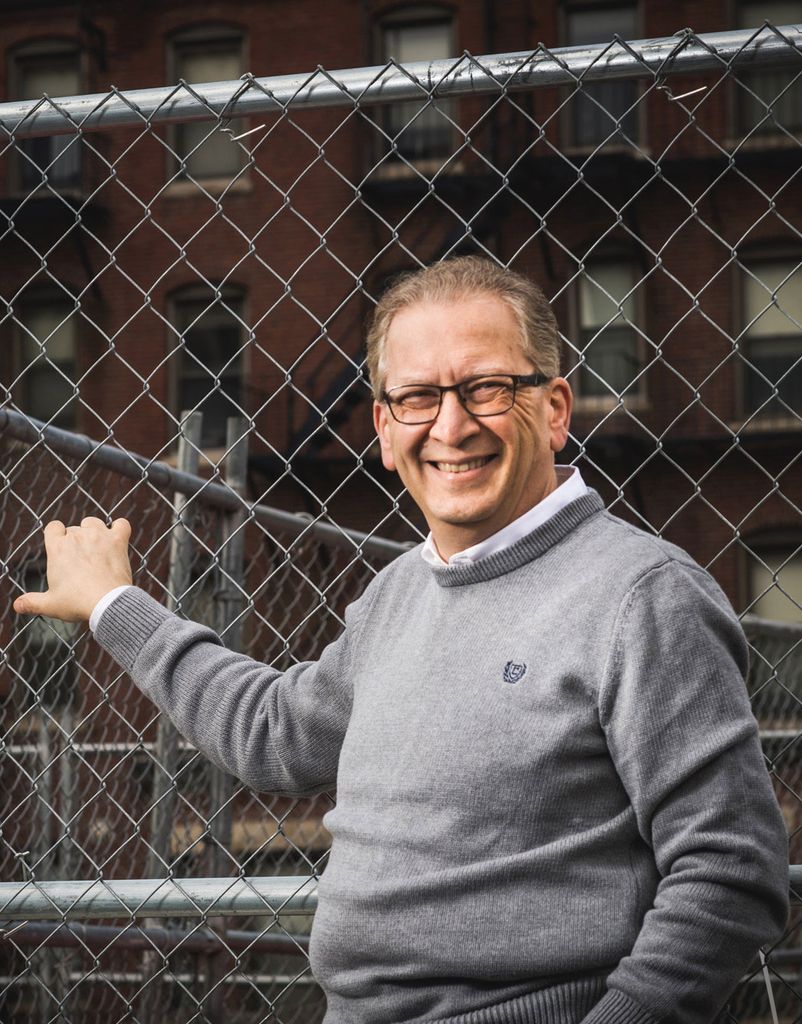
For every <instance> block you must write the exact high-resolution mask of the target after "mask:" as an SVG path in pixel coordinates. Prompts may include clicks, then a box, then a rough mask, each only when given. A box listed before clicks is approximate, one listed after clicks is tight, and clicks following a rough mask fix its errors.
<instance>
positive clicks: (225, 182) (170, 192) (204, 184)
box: [162, 175, 253, 199]
mask: <svg viewBox="0 0 802 1024" xmlns="http://www.w3.org/2000/svg"><path fill="white" fill-rule="evenodd" d="M201 189H205V190H206V192H208V193H209V195H212V196H221V195H222V194H223V193H224V192H225V193H226V195H231V193H232V192H233V193H235V194H237V195H249V194H250V193H251V192H253V182H252V181H251V179H250V178H249V177H248V176H247V175H241V176H240V177H239V178H237V179H236V180H234V181H232V180H231V178H194V179H192V180H189V179H184V178H182V179H181V180H179V181H171V182H170V184H169V185H167V186H166V187H165V189H164V191H163V192H162V195H163V196H164V197H165V198H166V199H186V198H187V197H188V196H197V195H199V194H202V193H201V191H200V190H201Z"/></svg>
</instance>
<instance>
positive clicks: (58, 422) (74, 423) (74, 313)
mask: <svg viewBox="0 0 802 1024" xmlns="http://www.w3.org/2000/svg"><path fill="white" fill-rule="evenodd" d="M56 304H58V305H63V306H65V307H70V306H72V309H71V310H70V311H69V312H68V313H67V315H66V316H65V317H64V318H63V319H62V321H61V323H64V322H66V321H67V320H72V321H73V324H74V325H75V324H77V322H78V321H77V318H78V317H80V311H79V310H78V309H76V308H75V302H74V300H71V299H70V298H69V297H68V296H66V295H63V294H62V293H60V292H56V291H53V290H51V289H46V290H44V291H33V292H31V293H29V294H23V296H22V297H21V298H20V299H19V301H18V302H17V303H16V306H15V309H14V318H15V319H14V322H13V359H12V367H13V373H14V387H13V392H14V402H15V404H16V405H17V407H18V408H19V409H20V410H22V411H23V413H25V415H29V416H31V417H33V418H38V417H37V416H36V414H35V412H34V411H33V410H31V409H30V408H29V403H28V386H29V382H27V381H26V380H25V379H24V378H23V379H20V377H21V375H22V373H23V371H24V370H25V368H26V367H27V366H29V365H32V364H30V363H29V362H26V361H25V358H24V355H23V349H24V346H25V343H26V341H28V340H30V339H29V336H28V334H26V332H25V331H24V330H23V327H22V325H23V324H25V326H26V327H28V331H30V333H31V334H33V331H31V329H30V326H29V325H28V324H27V323H26V319H27V318H26V311H27V310H28V309H29V308H36V309H41V308H42V307H43V306H45V305H56ZM52 333H53V332H51V334H52ZM51 362H52V363H53V364H54V365H55V366H56V367H58V368H59V369H61V370H63V371H64V372H65V373H67V372H68V371H67V370H65V364H61V363H57V362H55V360H51ZM70 365H71V368H72V372H73V374H74V378H75V379H74V384H75V385H76V386H77V384H78V379H79V377H80V363H79V344H78V337H77V331H74V335H73V338H72V361H71V364H70ZM68 375H69V374H68ZM70 405H72V415H71V416H66V417H65V416H64V415H63V413H61V414H58V415H57V417H56V418H55V419H50V420H45V421H44V422H47V423H49V424H51V425H52V426H54V427H58V428H59V429H61V430H71V431H75V430H77V429H78V425H79V420H80V409H81V404H80V399H79V398H78V396H75V397H74V398H72V399H71V401H70ZM68 408H69V406H68Z"/></svg>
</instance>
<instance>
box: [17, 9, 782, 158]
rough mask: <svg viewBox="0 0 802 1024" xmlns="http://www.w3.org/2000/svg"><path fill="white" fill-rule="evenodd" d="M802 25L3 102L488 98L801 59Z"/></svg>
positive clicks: (175, 114)
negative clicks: (583, 83) (543, 88)
mask: <svg viewBox="0 0 802 1024" xmlns="http://www.w3.org/2000/svg"><path fill="white" fill-rule="evenodd" d="M800 57H802V25H783V26H781V27H778V28H772V27H771V26H768V25H766V26H764V27H762V28H754V29H740V30H738V31H735V32H710V33H705V34H702V35H695V34H694V33H693V32H692V31H691V30H690V29H683V30H682V31H681V32H679V33H677V34H676V35H674V36H667V37H664V38H660V39H636V40H633V41H631V42H624V41H619V40H615V41H614V42H612V43H599V44H595V45H593V46H570V47H558V48H555V49H553V50H550V49H547V48H546V47H544V46H542V44H541V46H539V47H538V49H536V50H535V51H531V50H526V51H521V52H518V53H504V54H492V55H488V56H481V57H472V56H471V55H470V54H468V53H465V54H463V55H462V56H460V57H456V58H453V59H448V60H436V61H431V62H430V61H416V62H413V63H410V64H405V65H403V66H401V65H397V64H395V63H391V64H389V65H382V66H377V67H369V68H352V69H349V70H343V71H325V70H323V69H322V68H318V69H317V70H315V71H312V72H309V73H302V74H293V75H276V76H272V77H269V78H254V77H253V76H252V75H245V76H243V78H242V79H240V80H238V81H231V82H207V83H204V84H202V85H191V86H190V85H187V84H185V83H183V82H181V83H180V84H179V85H177V86H169V87H164V88H158V89H130V90H125V91H121V90H119V89H117V88H115V87H112V89H111V90H110V91H109V92H106V93H95V94H92V95H87V96H68V97H62V98H52V97H46V98H45V99H40V100H35V101H25V102H20V101H15V102H11V103H2V104H0V129H2V130H3V131H5V132H7V133H8V134H9V135H13V136H14V137H15V138H25V137H28V136H33V135H59V134H72V133H74V131H75V129H76V127H77V128H80V129H81V130H82V131H99V130H101V129H104V128H112V127H120V126H125V125H135V126H136V125H138V126H141V125H143V124H148V125H151V124H171V123H177V122H182V123H186V122H187V121H213V120H216V119H217V118H218V117H226V118H227V117H248V116H250V115H253V114H271V113H272V114H277V113H281V112H282V111H284V110H285V109H286V108H287V107H288V106H289V105H292V107H293V108H298V107H310V108H311V107H337V106H346V107H347V106H353V105H354V104H355V103H356V102H357V101H359V103H360V104H366V103H395V102H397V101H399V100H410V99H413V100H414V99H420V98H422V97H424V96H426V95H429V94H433V95H436V96H437V97H446V96H463V95H481V94H487V93H491V94H493V93H498V92H499V91H505V92H509V91H513V90H520V89H531V88H533V87H537V86H547V85H573V84H576V82H577V80H578V79H580V78H582V79H583V80H584V81H596V80H601V79H603V80H604V81H608V82H609V81H611V80H613V79H618V78H643V77H646V78H649V77H660V78H662V77H663V76H667V75H677V74H689V73H697V72H701V71H711V70H713V71H714V70H716V69H724V68H725V67H728V66H730V65H732V64H735V65H736V66H737V67H738V68H739V69H746V68H748V67H749V66H750V65H760V67H766V66H769V65H772V66H782V65H787V64H792V65H795V66H797V65H799V60H800Z"/></svg>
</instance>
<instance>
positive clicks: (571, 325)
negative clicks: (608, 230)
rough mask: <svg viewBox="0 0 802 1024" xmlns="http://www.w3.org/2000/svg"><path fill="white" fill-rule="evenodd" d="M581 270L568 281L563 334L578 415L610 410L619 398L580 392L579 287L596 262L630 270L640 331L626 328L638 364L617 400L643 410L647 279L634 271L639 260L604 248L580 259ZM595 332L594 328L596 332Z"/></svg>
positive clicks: (638, 267)
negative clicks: (632, 382)
mask: <svg viewBox="0 0 802 1024" xmlns="http://www.w3.org/2000/svg"><path fill="white" fill-rule="evenodd" d="M582 263H583V266H584V268H585V270H584V271H580V270H579V269H578V268H577V271H576V276H575V278H574V280H573V281H572V282H571V289H570V300H569V303H568V329H569V332H570V333H569V335H568V337H567V341H568V345H567V346H566V347H567V351H568V364H569V365H568V373H569V382H570V384H571V388H572V390H573V392H574V405H575V409H576V411H577V413H578V414H580V415H581V414H582V413H593V412H609V411H610V410H611V409H614V408H616V406H618V405H619V398H617V397H616V396H615V395H613V394H603V395H586V394H583V393H582V387H581V384H580V381H581V363H580V356H581V349H582V348H583V347H584V346H583V345H582V331H583V327H582V305H581V304H582V287H583V281H584V280H586V277H585V274H586V272H587V271H590V276H591V277H592V276H593V275H592V270H591V268H592V267H594V266H596V265H599V264H601V265H607V266H610V265H616V264H618V265H621V264H623V265H625V266H627V267H631V268H632V269H633V279H634V282H633V288H634V294H633V296H632V298H633V301H634V303H635V321H636V324H640V325H641V329H640V331H639V330H638V329H637V326H635V325H633V326H632V327H631V328H630V329H631V331H632V335H633V338H634V341H635V357H636V358H637V360H638V363H639V365H640V367H641V370H640V371H639V376H638V380H637V384H636V385H630V387H629V388H628V390H627V391H626V393H625V394H624V395H622V396H621V398H620V401H621V402H623V403H624V404H625V405H626V406H627V408H629V409H644V408H646V407H647V406H648V405H649V393H648V388H647V386H646V375H645V374H644V373H643V372H642V370H643V369H644V367H645V364H646V359H645V343H644V339H643V337H642V332H643V331H644V327H643V323H644V319H645V316H646V309H647V308H648V302H647V300H646V289H647V288H648V281H646V282H644V278H645V274H644V273H642V272H641V273H640V276H638V273H639V272H640V271H642V267H641V264H640V261H639V260H638V259H637V257H636V256H635V254H634V253H630V252H627V251H623V252H619V251H612V252H610V251H604V252H600V253H599V254H597V255H594V257H593V258H591V259H587V260H583V261H582ZM596 333H598V330H597V331H596Z"/></svg>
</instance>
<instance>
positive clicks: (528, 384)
mask: <svg viewBox="0 0 802 1024" xmlns="http://www.w3.org/2000/svg"><path fill="white" fill-rule="evenodd" d="M498 377H504V378H505V379H507V380H511V381H512V398H511V400H510V404H509V406H508V407H507V408H506V409H500V410H499V411H497V412H474V411H473V410H472V409H469V408H468V405H467V402H468V400H467V398H466V397H465V396H464V395H463V394H462V392H461V391H460V388H463V387H465V385H466V384H473V383H474V382H475V381H477V380H484V379H485V378H487V379H489V380H493V379H495V378H498ZM551 380H554V378H553V377H548V376H546V374H544V373H480V374H477V375H476V376H475V377H466V378H465V380H460V381H457V383H456V384H399V385H397V386H396V387H394V388H390V390H389V391H382V394H381V400H382V402H384V404H385V405H386V406H387V408H388V409H389V410H390V415H391V416H392V417H393V419H394V420H395V421H396V423H400V424H401V425H402V426H404V427H420V426H422V425H423V424H424V423H434V421H435V420H436V419H437V417H438V416H439V415H440V410H441V409H442V407H443V395H444V394H445V393H446V391H453V392H455V394H456V396H457V400H458V401H459V404H460V405H461V406H462V408H463V409H464V410H465V412H467V413H468V415H469V416H476V417H477V418H478V419H485V418H488V417H490V416H503V415H504V413H507V412H509V411H510V409H512V407H513V406H514V405H515V399H516V398H517V396H518V388H540V387H543V385H544V384H548V383H549V381H551ZM414 387H420V388H432V389H437V391H439V392H440V400H439V402H438V403H437V409H436V410H435V412H434V415H433V416H427V417H426V419H425V420H401V419H399V418H398V416H396V414H395V412H394V410H393V400H392V392H393V391H398V390H399V389H400V388H414Z"/></svg>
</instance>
